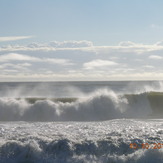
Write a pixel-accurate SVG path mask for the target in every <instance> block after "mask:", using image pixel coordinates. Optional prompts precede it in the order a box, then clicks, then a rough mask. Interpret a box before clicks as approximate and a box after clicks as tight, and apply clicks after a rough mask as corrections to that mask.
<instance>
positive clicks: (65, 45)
mask: <svg viewBox="0 0 163 163" xmlns="http://www.w3.org/2000/svg"><path fill="white" fill-rule="evenodd" d="M49 46H52V47H55V48H81V47H91V46H93V43H92V42H91V41H86V40H82V41H63V42H59V41H53V42H50V43H49Z"/></svg>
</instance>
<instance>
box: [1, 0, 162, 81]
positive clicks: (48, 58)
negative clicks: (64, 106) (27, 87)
mask: <svg viewBox="0 0 163 163" xmlns="http://www.w3.org/2000/svg"><path fill="white" fill-rule="evenodd" d="M162 6H163V1H162V0H135V1H131V0H123V1H122V0H100V1H99V0H28V1H25V0H14V1H11V0H0V81H74V80H75V81H76V80H77V81H79V80H93V81H94V80H162V79H163V64H162V62H163V42H162V40H163V21H162V20H163V7H162Z"/></svg>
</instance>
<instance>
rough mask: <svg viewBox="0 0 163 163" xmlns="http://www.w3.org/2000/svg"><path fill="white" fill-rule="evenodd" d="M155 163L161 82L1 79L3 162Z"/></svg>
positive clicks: (161, 134) (160, 153)
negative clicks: (21, 80) (6, 80)
mask: <svg viewBox="0 0 163 163" xmlns="http://www.w3.org/2000/svg"><path fill="white" fill-rule="evenodd" d="M154 162H155V163H161V162H163V82H162V81H94V82H93V81H90V82H86V81H85V82H84V81H82V82H79V81H78V82H1V83H0V163H154Z"/></svg>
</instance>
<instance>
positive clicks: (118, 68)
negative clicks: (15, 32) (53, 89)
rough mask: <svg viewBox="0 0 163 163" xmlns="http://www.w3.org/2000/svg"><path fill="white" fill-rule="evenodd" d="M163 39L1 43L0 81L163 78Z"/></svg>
mask: <svg viewBox="0 0 163 163" xmlns="http://www.w3.org/2000/svg"><path fill="white" fill-rule="evenodd" d="M162 59H163V43H162V41H159V42H157V43H155V44H153V45H144V44H140V43H134V42H131V41H125V42H120V43H119V44H118V45H116V46H95V45H93V43H92V42H91V41H86V40H81V41H63V42H58V41H53V42H50V43H42V44H40V43H30V44H28V45H25V46H23V45H12V46H11V45H8V46H1V47H0V79H1V81H11V80H14V81H17V80H18V81H20V80H23V81H27V80H40V81H44V80H45V81H46V80H50V81H53V80H54V81H55V80H57V81H60V80H162V79H163V71H162V69H163V65H162Z"/></svg>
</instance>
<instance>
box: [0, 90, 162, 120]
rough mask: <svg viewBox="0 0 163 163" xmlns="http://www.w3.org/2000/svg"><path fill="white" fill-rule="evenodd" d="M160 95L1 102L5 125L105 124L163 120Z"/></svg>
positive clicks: (0, 116)
mask: <svg viewBox="0 0 163 163" xmlns="http://www.w3.org/2000/svg"><path fill="white" fill-rule="evenodd" d="M162 99H163V94H162V93H159V92H150V93H141V94H124V95H119V94H116V93H115V92H113V91H109V90H106V89H105V90H98V91H96V92H94V93H93V94H91V95H89V96H88V97H85V98H58V99H56V98H47V99H46V98H19V99H17V98H0V120H1V121H101V120H110V119H119V118H151V117H153V118H161V117H163V116H162V115H163V109H162V106H163V100H162Z"/></svg>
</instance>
